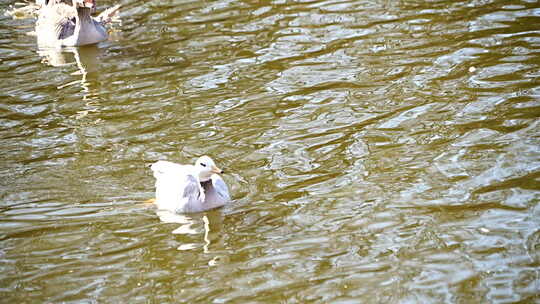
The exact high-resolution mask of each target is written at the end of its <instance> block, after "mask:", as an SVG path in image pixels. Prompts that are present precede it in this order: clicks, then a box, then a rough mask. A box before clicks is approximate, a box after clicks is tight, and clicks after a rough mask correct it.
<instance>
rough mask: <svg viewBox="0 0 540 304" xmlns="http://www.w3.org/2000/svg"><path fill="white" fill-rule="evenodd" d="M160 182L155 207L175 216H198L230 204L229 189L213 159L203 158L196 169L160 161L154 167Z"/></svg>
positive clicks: (199, 159)
mask: <svg viewBox="0 0 540 304" xmlns="http://www.w3.org/2000/svg"><path fill="white" fill-rule="evenodd" d="M150 168H151V170H152V172H153V175H154V177H155V179H156V183H155V188H156V197H155V199H154V200H152V201H153V202H154V204H155V205H156V206H157V208H158V209H160V210H168V211H170V212H173V213H194V212H202V211H206V210H210V209H214V208H218V207H222V206H224V205H226V204H227V203H229V202H230V200H231V197H230V194H229V188H228V187H227V184H226V183H225V181H224V180H223V179H222V178H221V176H220V175H219V174H222V173H223V170H221V169H220V168H218V167H217V166H216V164H215V163H214V161H213V160H212V158H210V157H209V156H206V155H204V156H201V157H199V158H198V159H197V161H195V164H194V165H181V164H177V163H173V162H169V161H164V160H160V161H157V162H155V163H153V164H152V165H151V167H150Z"/></svg>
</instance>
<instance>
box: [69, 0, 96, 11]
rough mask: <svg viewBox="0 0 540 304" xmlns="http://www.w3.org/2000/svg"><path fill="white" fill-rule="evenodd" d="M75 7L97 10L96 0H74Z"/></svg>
mask: <svg viewBox="0 0 540 304" xmlns="http://www.w3.org/2000/svg"><path fill="white" fill-rule="evenodd" d="M73 5H75V6H76V7H84V8H89V9H92V10H93V9H95V8H96V1H95V0H73Z"/></svg>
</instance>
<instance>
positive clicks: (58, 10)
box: [36, 0, 120, 46]
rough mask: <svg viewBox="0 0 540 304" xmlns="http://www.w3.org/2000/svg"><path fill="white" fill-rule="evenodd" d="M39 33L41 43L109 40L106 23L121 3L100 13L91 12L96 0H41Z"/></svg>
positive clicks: (37, 23)
mask: <svg viewBox="0 0 540 304" xmlns="http://www.w3.org/2000/svg"><path fill="white" fill-rule="evenodd" d="M38 4H41V8H40V10H39V15H38V20H37V22H36V36H37V39H38V45H40V46H80V45H88V44H95V43H98V42H101V41H104V40H107V38H108V37H109V35H108V34H107V29H106V28H105V26H104V25H105V24H106V23H107V22H110V21H111V19H112V18H113V16H114V15H115V14H116V13H117V11H118V9H119V7H120V6H119V5H117V6H115V7H112V8H109V9H107V10H105V11H104V12H103V13H101V14H100V15H99V16H98V17H96V18H93V17H92V16H91V15H90V13H91V12H92V11H93V10H94V9H95V6H96V4H95V0H39V1H38Z"/></svg>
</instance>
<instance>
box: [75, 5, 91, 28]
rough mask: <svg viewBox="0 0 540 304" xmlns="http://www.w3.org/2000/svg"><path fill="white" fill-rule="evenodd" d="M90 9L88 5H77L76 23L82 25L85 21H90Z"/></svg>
mask: <svg viewBox="0 0 540 304" xmlns="http://www.w3.org/2000/svg"><path fill="white" fill-rule="evenodd" d="M90 12H91V9H90V8H88V7H79V8H77V19H79V20H78V21H79V22H77V25H78V26H79V28H80V27H83V26H84V24H85V23H90V22H92V16H91V15H90Z"/></svg>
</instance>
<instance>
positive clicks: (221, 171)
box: [212, 166, 223, 174]
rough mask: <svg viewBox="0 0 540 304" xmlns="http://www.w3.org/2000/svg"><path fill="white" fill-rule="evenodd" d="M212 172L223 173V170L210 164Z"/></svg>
mask: <svg viewBox="0 0 540 304" xmlns="http://www.w3.org/2000/svg"><path fill="white" fill-rule="evenodd" d="M212 173H216V174H221V173H223V170H221V169H220V168H218V167H216V166H212Z"/></svg>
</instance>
